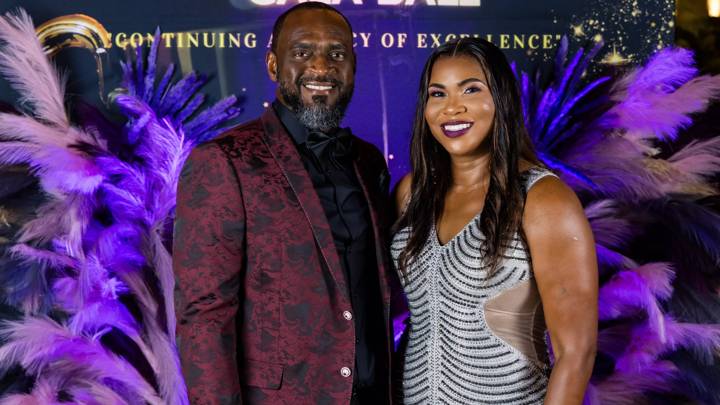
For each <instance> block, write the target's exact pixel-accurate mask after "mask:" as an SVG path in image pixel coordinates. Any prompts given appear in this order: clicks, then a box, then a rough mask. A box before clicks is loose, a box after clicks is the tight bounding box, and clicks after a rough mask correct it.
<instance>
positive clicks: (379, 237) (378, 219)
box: [353, 155, 390, 315]
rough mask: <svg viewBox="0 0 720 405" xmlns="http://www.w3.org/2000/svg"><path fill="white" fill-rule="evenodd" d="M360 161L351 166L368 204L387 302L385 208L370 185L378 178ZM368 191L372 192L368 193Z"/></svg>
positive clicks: (388, 296) (375, 188)
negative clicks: (365, 168) (383, 210)
mask: <svg viewBox="0 0 720 405" xmlns="http://www.w3.org/2000/svg"><path fill="white" fill-rule="evenodd" d="M361 159H362V156H359V155H356V157H355V159H354V160H353V166H354V168H355V175H356V176H357V178H358V182H359V183H360V187H361V188H362V191H363V194H364V195H365V199H366V200H367V202H368V209H369V211H370V220H371V222H372V229H373V236H374V238H373V240H374V242H375V259H376V262H377V266H378V274H379V275H380V293H381V294H382V296H383V302H388V300H389V298H390V291H389V289H388V283H387V282H386V280H385V278H386V277H387V274H388V271H390V269H389V265H390V264H389V263H388V261H387V260H386V254H385V253H386V252H387V249H386V247H385V243H386V242H385V235H384V230H383V229H384V228H383V225H382V224H383V222H384V221H385V218H384V217H383V212H382V208H387V207H380V206H379V205H380V204H381V203H380V202H379V201H378V198H377V197H378V195H377V193H378V191H376V190H377V189H378V187H373V186H372V184H374V183H377V182H378V178H372V177H373V176H371V175H369V174H368V173H367V170H364V167H363V165H362V162H361ZM373 182H374V183H373ZM370 190H373V191H372V192H370ZM386 315H387V314H386Z"/></svg>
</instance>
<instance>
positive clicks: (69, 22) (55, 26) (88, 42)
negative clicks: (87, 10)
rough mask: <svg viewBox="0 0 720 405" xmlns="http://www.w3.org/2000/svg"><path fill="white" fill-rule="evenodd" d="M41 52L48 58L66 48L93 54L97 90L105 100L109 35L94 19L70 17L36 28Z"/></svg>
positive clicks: (73, 15)
mask: <svg viewBox="0 0 720 405" xmlns="http://www.w3.org/2000/svg"><path fill="white" fill-rule="evenodd" d="M35 32H36V33H37V36H38V38H39V39H40V43H41V44H42V45H43V50H44V51H45V53H46V54H47V55H48V56H49V57H53V56H55V55H56V54H57V53H58V52H60V51H61V50H63V49H65V48H85V49H88V50H89V51H91V52H92V54H93V57H94V58H95V63H96V64H97V70H96V71H97V74H98V91H99V94H100V99H101V100H103V101H105V94H104V93H105V90H104V87H105V85H104V79H103V76H104V74H103V60H102V58H101V56H106V55H107V50H108V48H110V47H111V46H112V43H111V42H110V33H108V31H107V30H106V29H105V27H103V25H102V24H100V22H98V21H97V20H96V19H94V18H92V17H89V16H87V15H85V14H69V15H64V16H60V17H56V18H53V19H51V20H49V21H46V22H44V23H43V24H41V25H40V26H38V27H37V28H36V29H35Z"/></svg>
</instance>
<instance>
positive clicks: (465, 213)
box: [392, 38, 598, 404]
mask: <svg viewBox="0 0 720 405" xmlns="http://www.w3.org/2000/svg"><path fill="white" fill-rule="evenodd" d="M411 163H412V173H411V174H409V175H407V176H405V178H403V179H402V180H401V182H400V183H399V185H398V188H397V194H396V203H397V206H398V207H400V210H399V212H398V215H399V216H400V219H399V220H398V223H397V224H396V230H398V231H397V232H396V234H395V236H394V238H393V243H392V254H393V259H394V260H395V263H396V265H397V267H398V269H399V271H400V273H401V276H402V277H401V278H402V280H403V287H404V289H405V293H406V295H407V297H408V303H409V307H410V331H409V341H408V347H407V352H406V354H405V365H404V374H403V393H404V400H405V403H406V404H436V403H451V404H480V403H488V404H490V403H494V404H536V403H543V402H544V403H545V404H580V403H581V402H582V397H583V394H584V391H585V387H586V385H587V382H588V380H589V378H590V374H591V371H592V366H593V360H594V357H595V340H596V336H597V294H598V291H597V289H598V280H597V263H596V258H595V250H594V242H593V238H592V233H591V230H590V227H589V225H588V222H587V220H586V218H585V216H584V213H583V209H582V207H581V205H580V202H579V201H578V199H577V197H576V196H575V194H574V193H573V192H572V191H571V190H570V189H569V188H568V187H567V186H566V185H565V184H564V183H563V182H562V181H560V180H559V179H558V178H557V177H556V176H554V175H553V174H552V173H551V172H550V171H548V170H547V169H544V168H543V167H542V165H541V164H540V163H539V161H538V160H537V158H536V157H535V156H534V153H533V150H532V147H531V144H530V140H529V136H528V133H527V130H526V129H525V127H524V124H523V117H522V106H521V103H520V97H519V91H518V87H517V83H516V81H515V77H514V75H513V72H512V70H511V68H510V66H509V64H508V62H507V60H506V59H505V57H504V56H503V54H502V52H501V51H500V50H499V49H498V48H497V47H495V46H494V45H492V44H491V43H489V42H487V41H485V40H481V39H470V38H464V39H461V40H459V41H454V42H450V43H446V44H444V45H443V46H441V47H439V48H438V49H437V50H436V51H435V52H434V53H433V54H432V55H431V56H430V59H429V60H428V62H427V63H426V65H425V69H424V72H423V75H422V79H421V83H420V97H419V101H418V108H417V113H416V117H415V126H414V129H413V137H412V142H411ZM543 315H544V319H543ZM545 325H547V329H548V331H549V337H550V341H551V342H552V351H553V354H554V359H555V361H554V366H553V368H552V371H551V372H550V371H549V362H548V359H547V347H546V343H545V339H544V336H545Z"/></svg>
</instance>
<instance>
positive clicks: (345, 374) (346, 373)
mask: <svg viewBox="0 0 720 405" xmlns="http://www.w3.org/2000/svg"><path fill="white" fill-rule="evenodd" d="M350 374H352V371H350V369H349V368H347V367H343V368H341V369H340V375H341V376H343V377H345V378H348V377H350Z"/></svg>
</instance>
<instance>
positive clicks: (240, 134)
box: [193, 117, 264, 156]
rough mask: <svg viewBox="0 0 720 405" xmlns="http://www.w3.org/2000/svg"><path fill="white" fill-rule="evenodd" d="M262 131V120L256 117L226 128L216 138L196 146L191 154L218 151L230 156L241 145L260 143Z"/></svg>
mask: <svg viewBox="0 0 720 405" xmlns="http://www.w3.org/2000/svg"><path fill="white" fill-rule="evenodd" d="M263 131H264V130H263V124H262V119H260V118H259V117H258V118H255V119H252V120H250V121H247V122H244V123H242V124H238V125H236V126H234V127H232V128H228V129H227V130H226V131H225V132H223V133H221V134H220V135H218V136H217V137H215V138H213V139H211V140H209V141H206V142H203V143H202V144H200V145H197V146H196V147H195V148H194V150H193V152H196V153H202V152H203V151H207V150H217V149H219V150H221V151H223V152H224V153H226V154H228V155H230V156H232V155H233V154H234V152H233V151H237V150H238V149H239V148H240V147H241V145H243V144H247V143H248V142H252V141H260V138H261V135H262V133H263ZM244 149H247V148H244ZM251 149H252V148H251Z"/></svg>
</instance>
